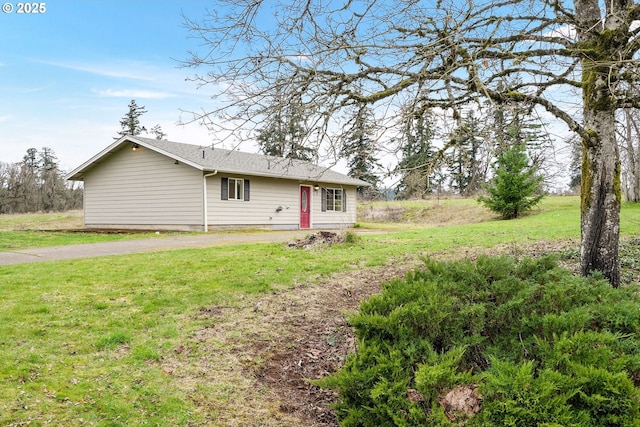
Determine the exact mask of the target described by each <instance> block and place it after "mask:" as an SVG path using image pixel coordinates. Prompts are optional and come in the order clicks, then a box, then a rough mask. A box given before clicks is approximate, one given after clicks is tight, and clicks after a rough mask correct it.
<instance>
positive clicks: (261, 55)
mask: <svg viewBox="0 0 640 427" xmlns="http://www.w3.org/2000/svg"><path fill="white" fill-rule="evenodd" d="M218 3H219V5H218V6H217V8H216V10H215V11H209V12H208V13H207V15H206V16H205V17H204V18H203V19H202V20H201V21H200V22H197V21H194V20H189V19H187V21H186V23H187V25H188V27H190V29H191V31H192V32H193V34H194V36H196V37H200V38H201V39H203V40H204V41H205V43H206V47H205V48H203V51H202V52H200V53H198V52H191V56H190V58H189V59H188V60H187V61H186V62H187V65H190V66H194V67H198V68H201V69H203V70H204V72H203V73H201V74H196V75H195V76H194V77H193V79H194V80H195V81H196V82H198V84H200V85H213V86H215V89H214V94H213V102H214V104H213V105H216V107H212V109H211V110H205V111H203V112H202V113H196V114H194V116H193V120H201V121H204V122H205V123H207V124H209V125H211V126H224V125H223V124H222V123H232V124H233V125H234V126H235V128H234V129H232V130H240V129H242V130H243V131H247V130H248V131H251V128H252V126H255V124H256V123H259V122H260V121H261V120H262V118H264V117H267V116H269V109H270V108H272V107H270V106H272V105H273V104H272V103H270V102H269V100H270V99H273V96H274V95H275V94H279V95H280V96H282V97H284V98H280V101H281V103H283V104H286V103H287V101H288V99H291V100H293V99H302V102H303V103H304V107H305V112H306V114H307V115H308V117H307V122H308V125H309V126H308V129H310V131H312V132H317V135H319V136H318V138H321V139H322V140H323V141H328V142H333V141H338V140H340V139H341V138H340V137H341V135H340V133H341V126H340V124H341V120H342V114H341V113H342V112H343V111H345V110H346V109H347V108H349V107H352V106H356V107H357V106H358V105H362V104H368V105H370V106H372V107H373V108H376V109H377V111H386V112H387V114H388V115H390V116H393V115H395V114H399V111H400V108H399V106H401V105H407V104H409V103H412V102H413V103H414V104H415V105H421V106H424V107H425V108H438V107H439V108H442V109H445V110H449V111H453V112H454V116H455V114H456V113H455V112H456V110H457V109H459V108H460V107H462V106H468V105H469V104H470V103H477V102H481V101H482V100H483V99H485V100H487V99H488V100H490V101H491V102H494V103H496V104H506V105H508V104H509V103H518V104H519V105H529V106H530V108H543V109H545V110H546V111H547V112H548V114H550V115H552V116H554V117H555V118H557V119H559V120H560V121H562V122H564V123H565V124H566V126H567V128H568V129H569V130H571V131H573V132H575V133H577V134H578V135H579V136H580V138H581V139H582V141H583V142H582V145H583V164H582V205H581V212H582V218H581V229H582V244H581V270H582V273H583V274H585V275H586V274H589V273H590V272H591V271H593V270H599V271H601V272H602V273H603V274H604V275H605V276H606V277H607V278H608V279H609V281H610V282H611V283H612V285H614V286H617V285H618V283H619V267H618V240H619V215H620V196H621V191H620V159H619V153H618V149H617V144H616V141H615V131H614V125H615V120H614V117H615V111H616V110H617V109H618V108H620V107H622V106H625V105H627V106H629V105H631V106H637V105H639V104H640V100H638V99H637V98H636V97H634V96H632V95H631V93H632V92H631V91H629V90H628V88H629V87H630V86H633V84H634V83H635V81H636V80H637V79H639V78H640V74H639V73H637V72H636V70H635V68H634V67H635V61H634V59H635V55H636V53H637V51H638V48H639V47H640V39H639V38H638V37H637V34H638V33H639V32H640V28H637V27H634V26H632V22H633V21H635V20H636V19H638V17H639V16H640V7H638V6H636V5H635V4H634V3H633V0H614V1H607V2H600V1H599V0H575V2H570V1H564V0H498V1H495V0H479V1H471V0H469V1H459V0H435V1H433V2H424V1H415V0H384V1H383V0H345V1H344V2H334V1H330V0H288V1H286V2H285V1H282V2H275V1H265V0H227V1H224V0H221V1H219V2H218ZM625 88H627V89H625ZM573 95H577V97H576V96H574V98H577V102H578V103H577V104H568V103H567V102H566V101H567V100H568V99H571V98H572V96H573ZM220 119H222V120H220ZM397 122H399V121H397ZM342 139H343V138H342ZM323 141H318V142H323ZM333 151H334V152H339V150H335V149H334V150H333Z"/></svg>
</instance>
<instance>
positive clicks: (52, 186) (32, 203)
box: [0, 147, 82, 214]
mask: <svg viewBox="0 0 640 427" xmlns="http://www.w3.org/2000/svg"><path fill="white" fill-rule="evenodd" d="M80 208H82V187H81V186H80V185H78V184H75V185H72V184H69V183H67V182H66V181H65V179H64V173H63V172H62V171H61V170H60V169H58V159H57V158H56V156H55V153H54V152H53V150H52V149H51V148H48V147H43V148H42V150H41V151H38V150H37V149H35V148H30V149H28V150H27V154H26V155H25V156H24V158H23V159H22V161H21V162H17V163H11V164H9V163H4V162H0V214H12V213H27V212H56V211H65V210H69V209H80Z"/></svg>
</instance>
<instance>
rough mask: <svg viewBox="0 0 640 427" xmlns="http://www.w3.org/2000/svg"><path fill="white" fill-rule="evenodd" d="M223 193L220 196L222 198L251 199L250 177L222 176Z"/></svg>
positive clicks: (221, 187)
mask: <svg viewBox="0 0 640 427" xmlns="http://www.w3.org/2000/svg"><path fill="white" fill-rule="evenodd" d="M221 180H222V181H221V185H220V189H221V193H220V198H221V199H222V200H244V201H245V202H248V201H249V183H250V181H249V180H248V179H243V178H227V177H222V178H221Z"/></svg>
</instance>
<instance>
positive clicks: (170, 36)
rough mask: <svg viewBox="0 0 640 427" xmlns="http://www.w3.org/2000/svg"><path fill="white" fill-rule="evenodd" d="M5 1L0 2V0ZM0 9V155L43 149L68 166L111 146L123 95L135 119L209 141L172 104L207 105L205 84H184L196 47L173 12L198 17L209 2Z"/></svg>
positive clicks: (179, 136)
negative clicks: (140, 111)
mask: <svg viewBox="0 0 640 427" xmlns="http://www.w3.org/2000/svg"><path fill="white" fill-rule="evenodd" d="M3 3H4V0H3ZM10 3H11V4H12V5H13V6H14V11H13V12H12V13H2V12H0V40H1V42H0V46H2V47H1V48H0V161H1V162H5V163H13V162H18V161H21V160H22V157H23V156H24V155H25V154H26V151H27V149H28V148H31V147H33V148H36V149H38V150H40V149H41V148H42V147H50V148H52V149H53V150H54V152H55V153H56V155H57V157H58V160H59V163H60V167H61V169H63V170H65V171H70V170H72V169H74V168H75V167H77V166H79V165H80V164H81V163H83V162H84V161H85V160H87V159H89V158H90V157H91V156H93V155H94V154H96V153H98V152H99V151H101V150H102V149H103V148H105V147H106V146H107V145H109V144H111V143H112V142H113V137H114V136H116V134H117V132H118V131H119V130H120V125H119V121H120V119H121V118H122V117H123V116H124V114H125V113H126V112H127V106H128V104H129V102H130V101H131V99H135V100H136V102H137V104H138V105H142V106H145V107H146V109H147V111H148V112H147V113H146V114H144V115H143V116H142V118H141V121H142V123H143V124H144V125H146V126H147V127H148V128H149V127H152V126H154V125H156V124H160V125H161V126H162V130H163V131H164V132H165V133H167V134H168V136H167V138H168V139H170V140H174V141H181V142H188V143H193V144H201V145H210V144H211V143H212V136H211V135H210V134H209V132H208V131H207V129H205V128H204V127H202V126H199V125H198V124H190V125H186V126H178V125H177V122H178V121H179V120H180V109H184V110H196V111H198V110H201V109H203V108H205V109H206V108H207V107H208V104H209V103H210V102H211V101H210V95H211V91H212V90H214V88H213V87H204V88H201V89H197V88H196V85H195V84H194V83H192V82H188V81H185V79H186V78H187V77H189V76H190V75H192V74H193V73H194V70H192V69H188V68H182V67H181V66H180V61H181V60H185V59H187V57H188V51H189V50H190V49H191V50H194V49H198V47H199V44H200V43H201V41H199V40H196V39H193V38H191V37H190V34H189V32H188V30H187V29H186V28H184V19H183V17H182V14H183V13H184V15H186V16H188V17H189V18H191V19H196V20H197V19H198V17H200V16H202V15H203V14H204V12H205V11H206V9H207V8H210V7H211V6H212V5H213V3H214V2H211V1H177V0H162V1H152V0H113V1H108V0H86V1H81V0H50V1H46V2H45V6H46V11H45V12H44V13H42V14H38V15H36V14H17V13H16V12H15V7H16V6H17V3H18V2H16V1H14V2H10Z"/></svg>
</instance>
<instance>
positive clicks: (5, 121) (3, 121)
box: [0, 116, 11, 123]
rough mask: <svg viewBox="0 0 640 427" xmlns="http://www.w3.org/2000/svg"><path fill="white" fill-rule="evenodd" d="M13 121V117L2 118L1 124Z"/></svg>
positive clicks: (0, 119) (0, 118) (0, 117)
mask: <svg viewBox="0 0 640 427" xmlns="http://www.w3.org/2000/svg"><path fill="white" fill-rule="evenodd" d="M9 120H11V116H0V123H7V122H9Z"/></svg>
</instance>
